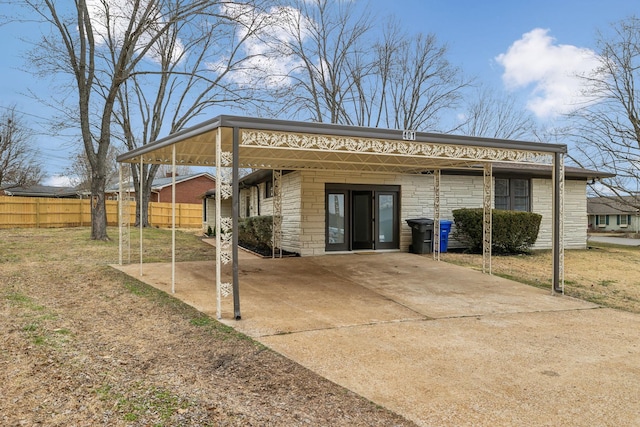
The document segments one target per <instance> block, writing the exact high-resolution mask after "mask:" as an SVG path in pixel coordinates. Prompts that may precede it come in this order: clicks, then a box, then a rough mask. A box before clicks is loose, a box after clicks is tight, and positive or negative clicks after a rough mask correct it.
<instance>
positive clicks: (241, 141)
mask: <svg viewBox="0 0 640 427" xmlns="http://www.w3.org/2000/svg"><path fill="white" fill-rule="evenodd" d="M225 119H235V121H234V120H226V121H225ZM226 122H229V123H228V124H232V125H234V126H236V127H237V128H238V135H239V138H238V150H239V151H238V152H239V167H241V168H255V169H286V170H304V169H322V170H336V171H376V172H381V173H385V172H388V173H421V172H424V171H427V170H433V169H459V168H466V167H472V166H474V165H475V166H476V167H477V165H479V164H482V163H486V162H509V163H522V164H551V163H552V159H553V154H554V153H555V152H565V151H566V147H565V146H562V145H553V144H541V143H524V142H519V141H504V140H489V139H483V138H477V139H474V138H469V137H455V136H451V135H438V134H417V138H416V140H407V139H403V138H402V137H403V133H402V132H401V131H392V130H379V129H371V128H357V127H344V126H331V125H323V124H316V123H301V122H283V121H270V120H257V119H255V120H251V119H247V118H237V117H227V116H221V117H218V118H216V119H214V120H211V121H209V122H205V123H203V124H201V125H198V126H196V127H194V128H191V129H187V130H185V131H183V132H180V133H178V134H175V135H171V136H169V137H167V138H164V139H162V140H159V141H157V142H155V143H152V144H149V145H147V146H144V147H141V148H139V149H136V150H133V151H131V152H129V153H126V154H124V155H122V156H119V157H118V161H120V162H127V163H138V162H140V161H142V162H143V163H145V164H148V163H154V164H156V163H159V164H171V163H172V158H173V150H174V147H175V158H176V164H178V165H192V166H211V167H215V165H216V143H217V141H218V139H220V145H221V150H222V152H223V153H222V154H223V155H222V156H221V162H222V165H223V166H231V164H230V161H231V152H232V150H233V128H232V127H229V126H225V124H227V123H226ZM414 135H415V134H414Z"/></svg>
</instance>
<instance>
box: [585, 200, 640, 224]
mask: <svg viewBox="0 0 640 427" xmlns="http://www.w3.org/2000/svg"><path fill="white" fill-rule="evenodd" d="M638 207H640V198H639V197H638V195H635V196H625V197H620V198H618V197H589V199H587V214H588V217H589V229H590V230H591V231H623V232H634V233H637V232H638V231H639V230H640V210H639V209H638Z"/></svg>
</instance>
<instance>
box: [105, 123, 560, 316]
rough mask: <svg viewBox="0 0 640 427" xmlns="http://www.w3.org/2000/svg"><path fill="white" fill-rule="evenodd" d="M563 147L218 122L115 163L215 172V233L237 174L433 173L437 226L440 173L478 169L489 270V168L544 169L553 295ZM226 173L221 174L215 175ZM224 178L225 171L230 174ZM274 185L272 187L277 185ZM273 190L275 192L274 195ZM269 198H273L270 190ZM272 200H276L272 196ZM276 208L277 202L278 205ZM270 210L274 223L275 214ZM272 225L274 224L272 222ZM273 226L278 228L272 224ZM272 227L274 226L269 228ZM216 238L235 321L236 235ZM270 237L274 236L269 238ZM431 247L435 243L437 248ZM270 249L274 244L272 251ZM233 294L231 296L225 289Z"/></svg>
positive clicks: (225, 223) (224, 221)
mask: <svg viewBox="0 0 640 427" xmlns="http://www.w3.org/2000/svg"><path fill="white" fill-rule="evenodd" d="M566 152H567V147H566V145H564V144H547V143H538V142H525V141H512V140H503V139H493V138H477V137H468V136H458V135H446V134H434V133H425V132H415V131H413V130H391V129H380V128H367V127H358V126H344V125H335V124H325V123H306V122H297V121H285V120H271V119H259V118H250V117H238V116H219V117H216V118H214V119H212V120H209V121H206V122H204V123H201V124H199V125H196V126H194V127H191V128H189V129H185V130H183V131H181V132H177V133H175V134H173V135H169V136H168V137H166V138H163V139H160V140H158V141H155V142H152V143H150V144H147V145H145V146H143V147H140V148H137V149H135V150H132V151H130V152H128V153H125V154H123V155H120V156H118V159H117V160H118V162H121V163H142V164H149V163H151V164H172V165H174V166H175V165H188V166H210V167H216V190H215V191H216V194H221V196H222V197H216V203H219V201H220V200H221V199H222V198H226V197H230V196H231V197H232V201H233V203H232V205H233V217H232V218H220V217H219V216H220V207H219V206H217V209H216V224H217V226H216V229H217V230H221V229H222V230H224V229H231V230H237V223H238V210H239V209H238V208H239V202H238V197H237V195H238V191H239V186H238V181H239V177H238V169H240V168H253V169H271V170H274V171H282V170H329V171H369V172H375V173H393V174H398V173H402V174H418V173H420V174H422V173H433V175H434V185H435V188H436V195H435V199H436V200H435V202H434V203H435V212H436V214H435V216H436V223H437V224H439V183H440V172H441V171H442V170H448V169H457V170H460V169H465V168H469V169H473V170H475V171H478V170H482V171H483V174H484V188H485V190H484V193H485V196H484V202H483V207H484V210H485V227H484V228H485V231H484V236H485V244H484V246H485V258H486V255H487V254H488V258H489V271H490V248H491V201H492V200H491V191H492V190H491V187H492V185H491V179H492V165H493V164H494V163H499V164H501V165H504V164H514V165H547V167H549V168H550V169H551V171H552V177H553V181H554V186H553V188H554V195H553V209H552V211H553V224H554V226H553V248H554V266H553V290H554V291H556V292H558V291H561V289H562V274H563V268H564V267H563V263H564V247H563V243H562V240H563V238H562V237H561V236H563V233H564V231H563V219H562V218H563V192H564V174H565V171H564V155H565V153H566ZM223 169H224V170H225V173H223V171H222V170H223ZM229 171H231V172H229ZM274 175H275V176H276V177H278V179H279V177H280V176H281V173H280V172H279V173H278V174H274ZM278 185H279V184H278V180H277V179H276V180H274V186H276V187H277V186H278ZM276 191H279V190H276ZM274 194H275V191H274ZM274 199H275V201H277V200H278V198H277V197H274ZM278 203H279V202H278ZM275 212H277V210H276V208H274V218H277V217H278V215H277V214H276V213H275ZM274 221H275V219H274ZM278 226H279V225H278ZM274 228H276V224H274ZM221 234H224V233H217V234H216V239H217V242H216V244H217V250H216V270H217V274H218V277H217V278H216V282H217V283H216V285H217V289H218V298H219V296H220V292H221V289H222V290H229V291H232V292H233V294H234V308H235V317H236V318H240V310H239V297H238V283H237V282H238V278H237V233H235V232H234V233H232V236H233V238H232V237H231V236H230V235H222V236H221ZM274 234H275V231H274ZM436 243H437V242H436ZM274 246H275V245H274ZM229 260H233V263H234V279H233V286H231V284H221V283H220V277H219V272H220V266H221V265H220V263H221V262H224V263H226V262H228V261H229ZM231 288H232V289H231Z"/></svg>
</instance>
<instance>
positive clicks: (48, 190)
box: [0, 185, 81, 199]
mask: <svg viewBox="0 0 640 427" xmlns="http://www.w3.org/2000/svg"><path fill="white" fill-rule="evenodd" d="M0 195H5V196H18V197H52V198H65V199H79V198H81V192H79V191H78V190H76V189H75V188H73V187H54V186H49V185H30V186H26V187H23V186H15V187H5V188H3V189H1V190H0Z"/></svg>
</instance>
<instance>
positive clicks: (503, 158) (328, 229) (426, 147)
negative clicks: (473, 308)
mask: <svg viewBox="0 0 640 427" xmlns="http://www.w3.org/2000/svg"><path fill="white" fill-rule="evenodd" d="M566 153H567V146H566V145H564V144H549V143H536V142H527V141H514V140H500V139H495V138H479V137H472V136H460V135H448V134H434V133H427V132H416V131H415V130H411V129H404V130H401V129H381V128H366V127H358V126H346V125H337V124H327V123H307V122H296V121H287V120H274V119H263V118H255V117H239V116H227V115H222V116H218V117H215V118H212V119H210V120H208V121H205V122H203V123H200V124H198V125H196V126H193V127H191V128H189V129H184V130H182V131H180V132H177V133H175V134H173V135H169V136H167V137H165V138H162V139H160V140H158V141H155V142H152V143H150V144H147V145H145V146H143V147H139V148H137V149H134V150H132V151H129V152H128V153H125V154H122V155H120V156H118V159H117V160H118V162H120V163H136V164H141V165H144V164H167V165H169V164H171V165H177V164H180V165H185V166H201V167H210V168H216V169H215V170H216V174H217V176H218V179H217V180H216V182H215V185H216V189H215V202H216V204H218V203H219V204H220V209H219V211H218V210H215V212H214V215H215V217H216V223H220V224H221V230H219V232H218V233H216V245H217V250H216V265H215V271H216V290H217V295H218V296H217V299H218V307H217V312H218V313H217V314H218V317H220V301H221V300H220V298H221V295H226V294H233V306H234V318H235V319H240V318H241V316H240V299H239V298H240V297H239V275H238V258H239V256H238V245H237V238H236V237H237V231H238V226H239V218H240V215H241V212H243V211H244V214H246V213H247V212H248V213H249V214H251V215H256V214H257V213H258V212H259V213H260V214H261V215H268V214H269V213H270V212H271V213H272V214H273V217H274V233H273V234H274V242H275V246H276V247H277V248H280V249H284V250H288V251H290V252H297V253H298V254H300V255H302V256H308V255H324V254H329V253H336V252H353V251H355V250H367V251H371V250H374V251H385V250H393V251H398V250H399V251H407V250H408V248H409V245H410V243H411V229H410V227H409V226H408V225H407V224H406V223H405V219H408V218H418V217H431V218H434V219H436V221H438V220H439V219H449V218H451V212H452V210H454V209H456V208H463V207H467V208H469V207H481V208H483V212H484V215H483V218H484V227H483V230H484V240H483V241H484V246H483V270H485V271H487V272H491V263H490V259H491V245H490V244H488V242H490V236H491V224H492V223H491V215H490V213H491V207H492V206H494V205H495V206H496V207H504V208H508V209H520V208H528V209H531V210H533V211H535V212H539V213H541V214H542V216H543V219H542V224H541V230H540V234H539V237H538V242H537V244H536V247H548V248H552V250H553V256H552V268H551V270H552V280H551V283H552V289H553V291H554V292H562V277H563V269H564V248H565V247H576V248H583V247H585V245H586V228H587V227H586V224H587V215H586V213H587V209H586V187H587V180H588V179H590V180H591V181H596V180H598V179H600V178H601V177H604V176H611V175H610V174H602V173H599V172H597V171H577V170H572V169H570V168H565V165H564V158H565V155H566ZM242 168H249V169H254V170H256V169H258V170H267V171H271V174H272V176H271V180H269V178H268V173H267V177H266V179H265V180H264V181H263V182H259V181H260V179H258V178H256V177H251V179H250V177H246V178H245V179H244V180H242V182H241V179H240V175H239V172H240V170H241V169H242ZM494 168H495V175H494ZM261 173H265V172H261ZM572 174H573V175H572ZM253 178H256V179H255V182H254V181H252V179H253ZM269 182H271V184H269ZM241 185H243V188H241ZM494 190H495V194H496V196H495V197H493V192H494ZM205 191H206V190H203V191H202V193H204V192H205ZM226 199H230V200H231V207H232V208H231V212H229V211H228V209H227V208H228V202H225V200H226ZM200 202H201V201H200ZM229 213H230V214H231V215H230V216H229V217H226V216H227V215H228V214H229ZM223 215H224V216H223ZM437 236H438V234H437V233H436V236H435V239H437ZM435 247H438V246H437V245H435ZM227 262H232V263H233V268H232V272H233V275H232V276H233V277H232V283H223V282H222V275H221V269H222V265H223V264H225V263H227ZM354 262H355V259H354ZM485 267H486V268H485ZM172 268H174V267H172Z"/></svg>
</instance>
